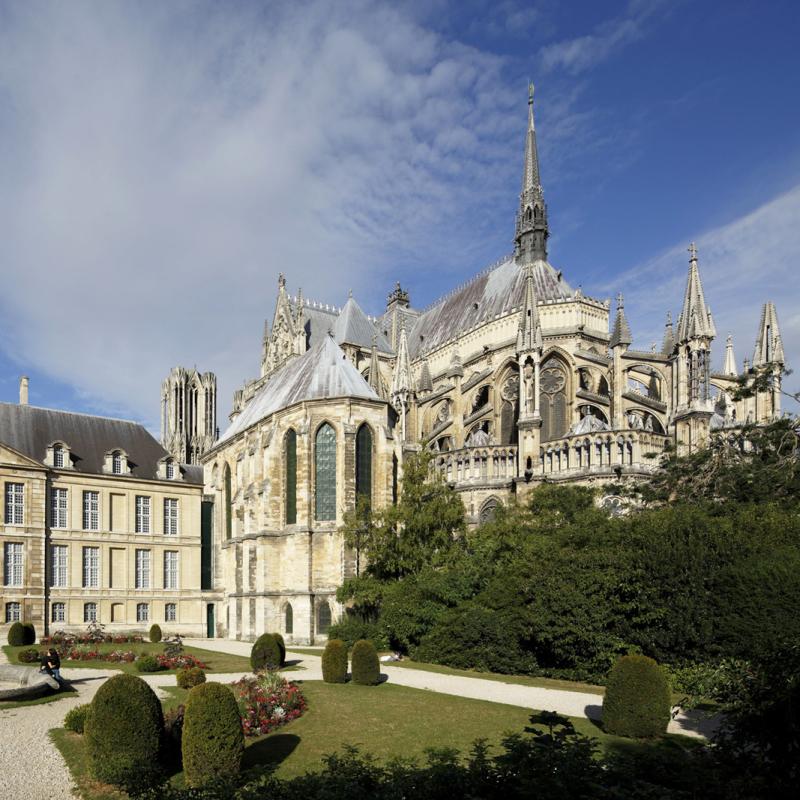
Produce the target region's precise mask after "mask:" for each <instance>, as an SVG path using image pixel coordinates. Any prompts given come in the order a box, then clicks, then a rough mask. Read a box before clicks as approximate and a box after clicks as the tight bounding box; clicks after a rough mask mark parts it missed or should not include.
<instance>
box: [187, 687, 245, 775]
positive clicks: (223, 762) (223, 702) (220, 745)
mask: <svg viewBox="0 0 800 800" xmlns="http://www.w3.org/2000/svg"><path fill="white" fill-rule="evenodd" d="M181 752H182V754H183V772H184V776H185V777H186V783H187V785H188V786H190V787H192V788H195V787H201V786H205V785H206V784H209V783H220V782H223V783H224V782H226V781H229V780H232V779H234V778H235V777H236V776H237V775H238V774H239V770H240V768H241V764H242V754H243V753H244V734H243V733H242V720H241V718H240V716H239V708H238V706H237V705H236V699H235V698H234V696H233V692H232V691H231V690H230V689H229V688H228V687H227V686H223V685H222V684H221V683H201V684H200V685H199V686H195V687H194V689H192V691H191V692H189V698H188V699H187V701H186V711H185V713H184V717H183V736H182V743H181Z"/></svg>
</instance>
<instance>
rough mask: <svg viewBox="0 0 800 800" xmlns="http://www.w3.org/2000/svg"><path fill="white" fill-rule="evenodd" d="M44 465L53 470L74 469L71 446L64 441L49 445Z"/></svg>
mask: <svg viewBox="0 0 800 800" xmlns="http://www.w3.org/2000/svg"><path fill="white" fill-rule="evenodd" d="M44 463H45V464H47V465H49V466H51V467H52V468H53V469H72V459H71V456H70V449H69V445H68V444H66V443H65V442H63V441H56V442H53V443H52V444H49V445H47V452H46V453H45V457H44Z"/></svg>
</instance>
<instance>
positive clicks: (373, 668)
mask: <svg viewBox="0 0 800 800" xmlns="http://www.w3.org/2000/svg"><path fill="white" fill-rule="evenodd" d="M350 660H351V662H352V674H353V683H360V684H361V685H362V686H375V684H376V683H377V682H378V680H379V678H380V676H381V667H380V662H379V661H378V651H377V650H376V649H375V645H374V644H372V642H371V641H370V640H369V639H359V641H357V642H356V643H355V644H354V645H353V651H352V653H351V654H350Z"/></svg>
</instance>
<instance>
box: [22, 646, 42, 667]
mask: <svg viewBox="0 0 800 800" xmlns="http://www.w3.org/2000/svg"><path fill="white" fill-rule="evenodd" d="M41 660H42V654H41V653H40V652H39V651H38V650H37V649H36V648H35V647H31V648H29V649H28V650H20V651H19V653H17V661H19V663H20V664H36V663H38V662H39V661H41Z"/></svg>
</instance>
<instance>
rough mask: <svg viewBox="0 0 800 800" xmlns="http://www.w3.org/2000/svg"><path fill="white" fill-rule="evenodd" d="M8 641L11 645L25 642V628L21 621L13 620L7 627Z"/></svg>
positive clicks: (14, 645)
mask: <svg viewBox="0 0 800 800" xmlns="http://www.w3.org/2000/svg"><path fill="white" fill-rule="evenodd" d="M8 643H9V644H10V645H11V646H12V647H22V645H24V644H25V628H23V627H22V623H21V622H15V623H14V624H13V625H12V626H11V627H10V628H9V629H8Z"/></svg>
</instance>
